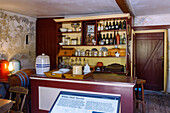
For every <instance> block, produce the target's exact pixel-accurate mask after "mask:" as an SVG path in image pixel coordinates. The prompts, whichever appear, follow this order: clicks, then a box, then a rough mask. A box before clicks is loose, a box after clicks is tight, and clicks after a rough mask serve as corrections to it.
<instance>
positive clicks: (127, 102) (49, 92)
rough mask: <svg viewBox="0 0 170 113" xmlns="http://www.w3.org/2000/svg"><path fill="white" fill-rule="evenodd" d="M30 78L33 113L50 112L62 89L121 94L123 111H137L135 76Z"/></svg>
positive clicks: (125, 112) (128, 112) (33, 76)
mask: <svg viewBox="0 0 170 113" xmlns="http://www.w3.org/2000/svg"><path fill="white" fill-rule="evenodd" d="M30 80H31V113H48V111H49V110H50V108H51V106H52V104H53V102H54V101H55V99H56V97H57V96H58V94H59V92H60V91H76V92H97V93H104V94H113V95H121V113H134V112H135V107H134V106H135V100H134V99H135V94H134V87H135V84H136V78H134V77H129V76H113V75H107V74H93V75H92V76H91V77H88V78H86V79H83V80H77V79H65V78H50V77H46V76H44V77H43V76H41V77H40V76H38V75H32V76H31V77H30Z"/></svg>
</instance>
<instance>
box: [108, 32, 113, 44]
mask: <svg viewBox="0 0 170 113" xmlns="http://www.w3.org/2000/svg"><path fill="white" fill-rule="evenodd" d="M109 42H110V43H109V44H110V45H113V37H112V33H110V41H109Z"/></svg>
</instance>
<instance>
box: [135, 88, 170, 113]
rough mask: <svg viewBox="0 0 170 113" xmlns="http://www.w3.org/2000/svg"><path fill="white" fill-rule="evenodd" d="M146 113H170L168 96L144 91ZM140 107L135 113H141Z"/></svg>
mask: <svg viewBox="0 0 170 113" xmlns="http://www.w3.org/2000/svg"><path fill="white" fill-rule="evenodd" d="M145 101H146V113H170V94H165V93H162V92H157V91H145ZM141 107H142V105H140V104H139V109H137V110H136V113H142V109H141Z"/></svg>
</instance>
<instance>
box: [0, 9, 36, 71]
mask: <svg viewBox="0 0 170 113" xmlns="http://www.w3.org/2000/svg"><path fill="white" fill-rule="evenodd" d="M26 35H28V44H26ZM35 41H36V18H34V17H29V16H25V15H20V14H17V13H12V12H7V11H3V10H0V54H1V55H2V54H3V55H2V56H3V57H5V58H6V59H7V60H10V59H13V58H14V59H18V60H20V61H21V68H28V67H34V64H35V57H36V56H35ZM0 57H1V56H0Z"/></svg>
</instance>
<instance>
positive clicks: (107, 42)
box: [105, 33, 109, 45]
mask: <svg viewBox="0 0 170 113" xmlns="http://www.w3.org/2000/svg"><path fill="white" fill-rule="evenodd" d="M105 44H106V45H109V34H108V33H107V34H106V43H105Z"/></svg>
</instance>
